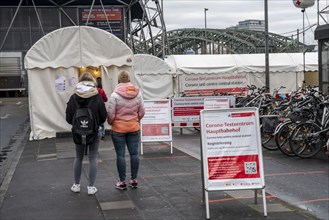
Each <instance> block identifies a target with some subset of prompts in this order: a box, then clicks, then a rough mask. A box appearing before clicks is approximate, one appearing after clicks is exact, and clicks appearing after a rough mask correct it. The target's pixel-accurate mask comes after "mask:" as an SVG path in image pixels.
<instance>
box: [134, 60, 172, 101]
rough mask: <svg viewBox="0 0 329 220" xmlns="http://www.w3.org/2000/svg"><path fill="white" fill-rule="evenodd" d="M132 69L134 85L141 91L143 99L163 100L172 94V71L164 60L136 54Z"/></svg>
mask: <svg viewBox="0 0 329 220" xmlns="http://www.w3.org/2000/svg"><path fill="white" fill-rule="evenodd" d="M133 69H134V73H135V82H136V85H137V86H138V87H140V88H141V89H142V91H143V98H144V99H146V100H152V99H165V98H167V97H171V96H172V95H173V94H174V91H173V86H174V84H173V83H174V81H173V75H174V71H173V68H171V67H170V66H169V65H168V64H167V63H166V62H165V61H164V60H162V59H160V58H158V57H156V56H152V55H148V54H137V55H135V58H134V67H133Z"/></svg>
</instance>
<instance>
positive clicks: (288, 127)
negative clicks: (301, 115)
mask: <svg viewBox="0 0 329 220" xmlns="http://www.w3.org/2000/svg"><path fill="white" fill-rule="evenodd" d="M295 127H296V124H295V123H293V122H292V121H289V122H285V123H283V124H281V125H280V127H279V128H278V130H277V131H276V133H275V135H274V140H275V144H276V146H277V147H278V148H279V150H280V151H281V152H282V153H283V154H285V155H287V156H289V157H291V156H295V153H294V152H293V151H292V149H291V147H290V144H289V137H290V135H291V132H292V131H293V129H294V128H295Z"/></svg>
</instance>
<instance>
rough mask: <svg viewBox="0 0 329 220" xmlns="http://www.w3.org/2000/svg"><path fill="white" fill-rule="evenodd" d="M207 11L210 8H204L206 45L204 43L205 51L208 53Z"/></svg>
mask: <svg viewBox="0 0 329 220" xmlns="http://www.w3.org/2000/svg"><path fill="white" fill-rule="evenodd" d="M207 11H208V8H205V9H204V38H205V43H204V44H205V45H204V49H205V50H204V51H205V54H207V37H206V31H207Z"/></svg>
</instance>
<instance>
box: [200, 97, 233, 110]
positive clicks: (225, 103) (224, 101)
mask: <svg viewBox="0 0 329 220" xmlns="http://www.w3.org/2000/svg"><path fill="white" fill-rule="evenodd" d="M222 108H230V99H229V98H222V97H211V98H205V99H204V109H207V110H208V109H222Z"/></svg>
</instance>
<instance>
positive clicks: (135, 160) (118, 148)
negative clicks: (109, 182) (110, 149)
mask: <svg viewBox="0 0 329 220" xmlns="http://www.w3.org/2000/svg"><path fill="white" fill-rule="evenodd" d="M139 134H140V132H139V131H134V132H128V133H119V132H115V131H111V137H112V142H113V144H114V148H115V152H116V154H117V169H118V173H119V179H120V181H125V180H126V158H125V149H126V145H127V148H128V152H129V155H130V171H131V179H132V180H133V179H136V178H137V174H138V169H139V155H138V147H139V140H140V136H139Z"/></svg>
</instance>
